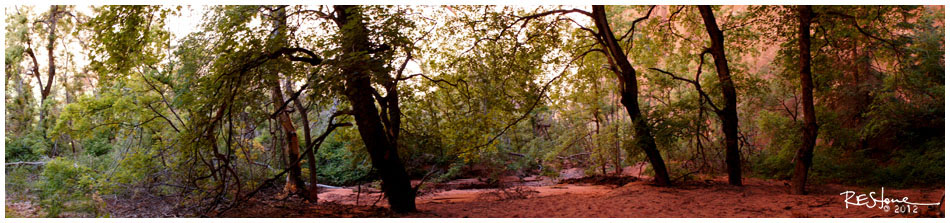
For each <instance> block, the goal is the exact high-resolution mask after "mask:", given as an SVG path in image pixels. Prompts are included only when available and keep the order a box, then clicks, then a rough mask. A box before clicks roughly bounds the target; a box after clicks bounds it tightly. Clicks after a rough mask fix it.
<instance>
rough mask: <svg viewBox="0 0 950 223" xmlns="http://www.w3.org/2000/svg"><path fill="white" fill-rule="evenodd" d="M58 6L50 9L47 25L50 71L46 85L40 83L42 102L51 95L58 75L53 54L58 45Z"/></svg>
mask: <svg viewBox="0 0 950 223" xmlns="http://www.w3.org/2000/svg"><path fill="white" fill-rule="evenodd" d="M58 14H59V13H58V12H57V6H56V5H53V6H50V10H49V20H48V21H47V23H48V24H47V26H48V27H49V37H48V38H49V39H48V40H49V44H48V45H46V50H47V51H48V53H49V54H48V56H49V70H48V71H49V72H48V74H47V77H46V85H43V84H40V87H41V88H42V89H41V90H40V102H41V104H42V102H45V101H46V98H47V97H49V94H50V90H51V89H52V85H53V77H54V76H56V57H55V56H54V54H53V50H54V49H55V46H56V22H57V20H58V18H57V16H58Z"/></svg>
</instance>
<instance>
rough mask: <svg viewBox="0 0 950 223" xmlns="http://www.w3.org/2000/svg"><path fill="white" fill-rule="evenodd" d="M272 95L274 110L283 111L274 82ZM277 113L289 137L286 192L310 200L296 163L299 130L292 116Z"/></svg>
mask: <svg viewBox="0 0 950 223" xmlns="http://www.w3.org/2000/svg"><path fill="white" fill-rule="evenodd" d="M271 93H272V94H273V96H272V98H273V102H274V103H273V104H274V108H275V109H283V108H281V105H282V104H283V103H284V96H283V94H282V93H281V91H280V83H279V82H276V81H275V82H274V86H273V87H272V88H271ZM277 112H278V114H277V122H278V123H279V124H280V127H281V129H282V130H283V131H284V135H286V136H287V147H286V148H287V149H286V150H287V157H286V160H287V165H288V167H289V169H290V175H287V183H286V184H285V185H284V192H287V193H298V192H301V194H302V195H304V196H307V197H308V198H309V195H310V194H309V193H306V190H307V187H306V185H304V183H303V180H301V179H300V162H295V161H298V160H299V159H300V139H299V138H298V137H297V128H295V127H294V123H293V121H291V120H290V115H288V114H287V112H285V111H277ZM311 171H312V170H311Z"/></svg>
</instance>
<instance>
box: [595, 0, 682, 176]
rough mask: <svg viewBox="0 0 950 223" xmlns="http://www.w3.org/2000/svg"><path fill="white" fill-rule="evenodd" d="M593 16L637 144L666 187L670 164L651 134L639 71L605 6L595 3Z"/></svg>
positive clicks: (635, 21) (599, 40) (634, 25)
mask: <svg viewBox="0 0 950 223" xmlns="http://www.w3.org/2000/svg"><path fill="white" fill-rule="evenodd" d="M651 12H653V8H652V7H651V8H650V11H649V12H647V15H646V16H644V17H641V18H640V19H637V20H634V22H633V24H631V28H630V29H631V31H632V30H633V29H634V28H635V27H636V24H637V22H638V21H642V20H643V19H645V18H647V17H649V15H650V13H651ZM590 16H591V18H593V20H594V24H595V25H596V26H597V30H598V32H597V38H598V42H599V43H600V45H601V47H603V48H604V51H605V52H603V53H604V54H607V55H609V57H608V58H610V59H609V61H610V62H611V70H613V71H614V73H616V74H617V79H618V84H619V85H620V103H621V104H623V106H624V107H626V108H627V113H628V114H629V115H630V119H631V121H632V122H633V127H634V138H635V140H636V145H637V147H639V148H640V149H642V150H643V151H644V152H645V153H646V155H647V158H649V159H650V164H651V165H653V170H654V171H656V174H655V176H654V179H655V180H656V184H657V185H662V186H667V185H670V183H671V182H670V176H669V173H667V169H666V164H664V162H663V157H662V156H660V151H659V150H657V148H656V141H654V139H653V134H652V133H650V126H649V125H648V124H647V121H646V117H644V115H643V114H642V113H641V112H640V102H639V100H638V98H637V97H638V93H637V92H638V91H639V88H638V86H637V73H636V70H634V69H633V66H632V65H630V61H629V59H628V58H627V56H626V54H625V53H624V52H623V48H621V47H620V44H619V43H618V41H617V39H616V37H615V36H614V33H613V31H612V30H611V29H610V24H609V22H608V21H607V16H606V14H605V13H604V6H602V5H595V6H594V7H593V10H592V12H591V13H590ZM631 38H632V37H631Z"/></svg>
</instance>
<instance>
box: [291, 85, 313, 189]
mask: <svg viewBox="0 0 950 223" xmlns="http://www.w3.org/2000/svg"><path fill="white" fill-rule="evenodd" d="M288 83H289V81H288ZM287 86H290V85H287ZM294 105H295V106H297V110H298V111H300V121H301V122H302V123H303V124H302V125H301V126H303V137H304V146H305V147H304V148H307V154H306V155H307V168H309V169H310V187H309V188H307V191H308V192H310V193H309V194H307V195H308V196H309V197H310V200H311V201H317V200H319V197H318V195H319V193H320V191H319V189H320V188H319V187H317V158H316V157H315V156H314V155H313V153H315V152H316V151H315V150H317V149H319V148H313V139H312V138H310V118H309V117H307V115H308V114H309V112H307V108H306V107H304V106H303V103H301V102H300V98H294ZM310 148H313V149H310Z"/></svg>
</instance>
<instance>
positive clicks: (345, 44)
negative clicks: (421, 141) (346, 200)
mask: <svg viewBox="0 0 950 223" xmlns="http://www.w3.org/2000/svg"><path fill="white" fill-rule="evenodd" d="M334 9H335V11H336V13H337V15H336V17H335V18H334V20H335V22H336V23H337V26H338V27H340V32H341V34H342V42H341V44H340V45H341V49H343V52H342V53H343V55H344V56H346V57H362V56H363V55H362V54H365V53H366V52H370V49H371V48H370V46H371V44H370V42H369V36H368V32H369V31H368V30H367V28H366V25H365V24H364V23H363V21H362V20H363V18H362V15H361V14H360V13H361V12H359V9H358V8H357V7H355V6H339V5H338V6H334ZM344 61H347V60H344ZM382 66H383V63H382V62H381V61H375V60H372V59H368V60H366V59H364V60H357V61H349V62H347V63H346V64H343V65H342V67H341V68H342V73H343V75H345V77H344V78H345V79H346V83H345V86H344V89H345V90H344V94H345V95H346V98H347V100H349V101H350V104H351V105H352V106H353V111H352V114H353V117H354V119H355V120H356V126H357V129H358V130H359V133H360V137H361V138H362V139H363V144H364V145H365V146H366V149H367V151H368V152H369V154H370V159H371V161H372V163H373V167H374V168H375V169H376V170H377V171H378V173H379V175H380V177H381V178H382V180H383V192H384V193H385V195H386V197H388V198H389V206H390V209H391V210H392V211H394V212H397V213H406V212H410V211H415V210H416V203H415V196H416V194H415V191H413V190H412V187H411V185H410V183H409V175H408V174H407V173H406V170H405V167H404V166H403V163H402V160H400V159H399V153H398V151H397V150H396V145H395V144H393V143H392V142H393V141H392V140H390V139H388V134H387V132H386V130H385V129H384V127H383V123H382V120H381V118H380V115H379V113H378V110H377V109H376V101H375V100H374V99H373V91H375V89H374V88H373V86H372V85H371V75H373V72H374V71H379V70H383V69H380V68H382ZM393 128H398V127H393Z"/></svg>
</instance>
